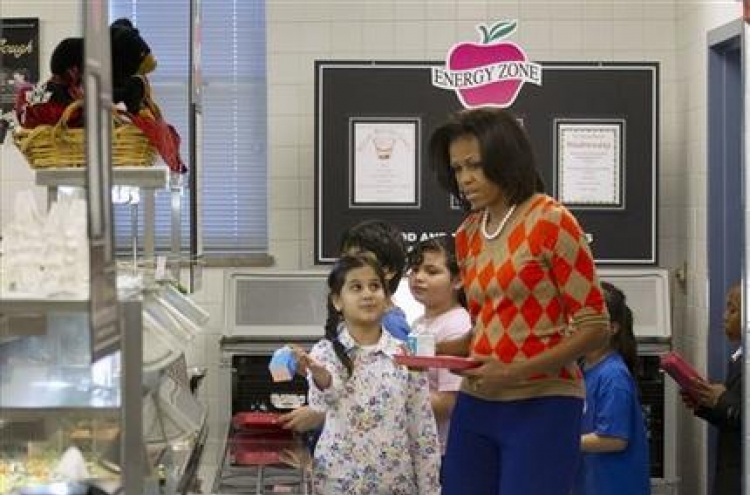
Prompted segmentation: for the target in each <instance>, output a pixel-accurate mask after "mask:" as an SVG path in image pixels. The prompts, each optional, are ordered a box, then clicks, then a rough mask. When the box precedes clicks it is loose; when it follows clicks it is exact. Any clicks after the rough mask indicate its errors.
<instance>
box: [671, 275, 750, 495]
mask: <svg viewBox="0 0 750 495" xmlns="http://www.w3.org/2000/svg"><path fill="white" fill-rule="evenodd" d="M741 316H742V289H741V287H740V284H735V285H733V286H732V287H730V288H729V290H728V291H727V295H726V308H725V309H724V334H725V335H726V337H727V340H728V341H729V342H730V344H731V345H733V346H734V349H735V350H734V352H733V353H732V355H731V357H730V358H729V362H728V363H727V373H726V377H725V378H724V382H723V383H712V382H709V381H706V380H704V379H701V378H695V379H694V380H693V384H692V386H691V387H690V391H689V392H688V391H685V390H681V391H680V395H681V396H682V401H683V402H684V403H685V405H686V406H687V407H688V408H689V409H691V410H692V411H693V413H694V414H695V415H696V416H698V417H699V418H702V419H704V420H706V421H708V422H709V423H711V424H712V425H713V426H714V427H716V429H717V430H718V432H719V435H718V439H717V440H718V442H717V445H716V470H715V472H714V481H713V491H712V492H711V493H712V494H713V495H734V494H739V493H741V492H742V402H743V400H744V399H743V397H742V366H743V362H742V321H741Z"/></svg>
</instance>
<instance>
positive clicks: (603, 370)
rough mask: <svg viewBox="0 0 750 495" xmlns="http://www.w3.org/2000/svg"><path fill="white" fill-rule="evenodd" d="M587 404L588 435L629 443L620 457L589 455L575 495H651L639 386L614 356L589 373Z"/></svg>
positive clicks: (586, 377) (585, 423) (614, 454)
mask: <svg viewBox="0 0 750 495" xmlns="http://www.w3.org/2000/svg"><path fill="white" fill-rule="evenodd" d="M584 380H585V382H586V405H585V407H584V411H583V421H582V434H586V433H596V434H598V435H600V436H608V437H616V438H621V439H623V440H627V442H628V446H627V447H626V448H625V450H622V451H619V452H598V453H586V452H584V453H583V455H582V459H581V467H580V470H579V473H578V476H577V479H576V486H575V489H574V490H573V493H574V495H603V494H606V495H649V494H650V493H651V482H650V478H649V476H650V475H649V473H650V466H649V456H648V440H647V439H646V424H645V420H644V418H643V410H642V409H641V404H640V401H639V400H638V391H637V388H636V385H635V381H634V380H633V377H632V376H631V374H630V372H629V371H628V368H627V366H626V365H625V362H624V361H623V360H622V357H621V356H620V355H619V354H618V353H616V352H613V353H612V354H610V355H609V356H607V357H606V358H604V360H602V361H601V362H599V363H597V364H595V365H594V366H592V367H591V368H588V369H586V370H584Z"/></svg>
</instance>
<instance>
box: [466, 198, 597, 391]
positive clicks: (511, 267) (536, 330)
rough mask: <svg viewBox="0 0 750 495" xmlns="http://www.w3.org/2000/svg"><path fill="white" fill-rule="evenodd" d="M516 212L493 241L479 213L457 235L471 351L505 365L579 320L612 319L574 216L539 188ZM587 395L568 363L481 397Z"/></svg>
mask: <svg viewBox="0 0 750 495" xmlns="http://www.w3.org/2000/svg"><path fill="white" fill-rule="evenodd" d="M516 210H517V212H516V214H515V216H514V217H513V218H511V221H510V222H509V223H508V225H506V227H505V230H504V231H503V232H502V233H501V234H500V235H499V236H498V237H497V238H495V239H493V240H487V239H485V238H484V236H483V235H482V233H481V230H480V224H481V212H477V213H473V214H471V215H469V216H468V217H467V218H466V220H465V221H464V222H463V223H462V225H461V226H460V227H459V230H458V232H457V233H456V251H457V255H458V259H459V263H460V266H461V274H462V278H463V283H464V288H465V290H466V296H467V298H468V302H469V312H470V314H471V317H472V321H474V341H473V344H472V352H473V353H474V354H476V355H482V356H490V355H493V356H495V357H496V358H497V359H499V360H500V361H502V362H504V363H511V362H517V361H522V360H525V359H528V358H530V357H533V356H535V355H537V354H539V353H541V352H544V351H545V350H547V349H550V348H552V347H554V346H556V345H557V344H558V343H559V342H560V341H561V340H562V339H563V338H564V337H565V335H566V334H568V333H570V332H572V331H574V330H575V328H576V326H577V325H579V324H581V323H587V322H594V321H601V322H606V321H607V313H606V305H605V302H604V297H603V294H602V291H601V288H600V287H599V281H598V279H597V276H596V271H595V269H594V261H593V258H592V255H591V252H590V250H589V247H588V243H587V241H586V238H585V235H584V233H583V231H582V230H581V228H580V226H579V225H578V222H577V221H576V219H575V218H574V217H573V215H572V214H571V213H570V212H569V211H568V210H567V209H566V208H565V207H563V206H562V205H560V204H559V203H557V202H556V201H555V200H554V199H553V198H551V197H549V196H546V195H541V194H537V195H535V196H533V197H531V198H529V199H528V200H527V201H525V202H524V203H522V204H520V205H518V207H517V208H516ZM466 391H467V392H468V393H472V394H473V395H477V394H476V393H475V392H474V391H472V390H469V389H467V390H466ZM582 394H583V389H582V386H581V372H580V370H579V369H578V367H577V366H576V364H575V363H570V364H569V365H568V366H566V367H564V368H562V369H560V371H559V372H558V373H556V374H541V375H537V376H532V377H529V379H528V380H527V381H526V383H524V384H522V385H519V387H518V388H514V389H512V390H509V389H507V388H506V389H504V390H495V391H487V392H485V393H484V394H483V395H482V396H483V397H487V398H495V399H503V398H508V399H510V398H513V399H515V398H528V397H533V396H536V395H577V396H581V395H582Z"/></svg>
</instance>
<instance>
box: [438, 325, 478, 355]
mask: <svg viewBox="0 0 750 495" xmlns="http://www.w3.org/2000/svg"><path fill="white" fill-rule="evenodd" d="M473 336H474V332H472V331H471V330H469V331H467V332H466V333H465V334H464V335H462V336H461V337H458V338H455V339H449V340H443V341H441V342H438V343H436V344H435V354H436V355H438V356H441V355H447V356H461V357H466V356H468V355H469V352H470V351H471V340H472V338H473Z"/></svg>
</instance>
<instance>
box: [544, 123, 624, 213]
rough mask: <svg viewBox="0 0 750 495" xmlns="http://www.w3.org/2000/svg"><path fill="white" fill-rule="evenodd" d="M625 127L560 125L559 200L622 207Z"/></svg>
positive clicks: (599, 124) (617, 124) (613, 125)
mask: <svg viewBox="0 0 750 495" xmlns="http://www.w3.org/2000/svg"><path fill="white" fill-rule="evenodd" d="M623 125H624V122H615V123H560V122H558V123H557V145H558V154H557V155H558V160H557V165H558V181H559V191H558V197H559V199H560V201H561V202H562V203H564V204H571V205H592V206H593V205H596V206H615V207H621V206H622V187H621V186H622V130H623Z"/></svg>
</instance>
